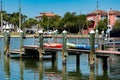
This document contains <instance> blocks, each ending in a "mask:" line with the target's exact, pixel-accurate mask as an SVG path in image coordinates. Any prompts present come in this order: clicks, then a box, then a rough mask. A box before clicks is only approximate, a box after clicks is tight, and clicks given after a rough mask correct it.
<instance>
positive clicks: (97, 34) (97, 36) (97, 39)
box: [95, 30, 99, 44]
mask: <svg viewBox="0 0 120 80" xmlns="http://www.w3.org/2000/svg"><path fill="white" fill-rule="evenodd" d="M95 38H96V44H98V43H99V33H98V30H96V31H95Z"/></svg>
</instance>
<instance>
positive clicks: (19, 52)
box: [10, 49, 24, 54]
mask: <svg viewBox="0 0 120 80" xmlns="http://www.w3.org/2000/svg"><path fill="white" fill-rule="evenodd" d="M10 54H24V52H21V51H20V50H19V49H16V50H10Z"/></svg>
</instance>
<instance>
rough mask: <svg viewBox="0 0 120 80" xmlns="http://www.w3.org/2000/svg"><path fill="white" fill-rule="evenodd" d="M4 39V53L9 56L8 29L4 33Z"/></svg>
mask: <svg viewBox="0 0 120 80" xmlns="http://www.w3.org/2000/svg"><path fill="white" fill-rule="evenodd" d="M4 37H5V38H4V39H5V49H4V53H5V54H6V55H7V56H9V52H10V33H9V31H6V32H5V33H4Z"/></svg>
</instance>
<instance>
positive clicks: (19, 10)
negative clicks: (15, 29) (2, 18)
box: [19, 0, 21, 30]
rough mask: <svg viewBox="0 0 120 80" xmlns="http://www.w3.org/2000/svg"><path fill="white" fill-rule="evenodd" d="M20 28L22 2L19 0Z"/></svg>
mask: <svg viewBox="0 0 120 80" xmlns="http://www.w3.org/2000/svg"><path fill="white" fill-rule="evenodd" d="M19 29H20V30H21V2H20V0H19Z"/></svg>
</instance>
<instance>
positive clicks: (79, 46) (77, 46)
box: [67, 43, 99, 50]
mask: <svg viewBox="0 0 120 80" xmlns="http://www.w3.org/2000/svg"><path fill="white" fill-rule="evenodd" d="M67 47H68V48H74V49H82V50H90V48H91V46H90V45H89V44H74V43H67ZM98 47H99V46H98V45H97V44H95V45H94V49H97V48H98Z"/></svg>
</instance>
